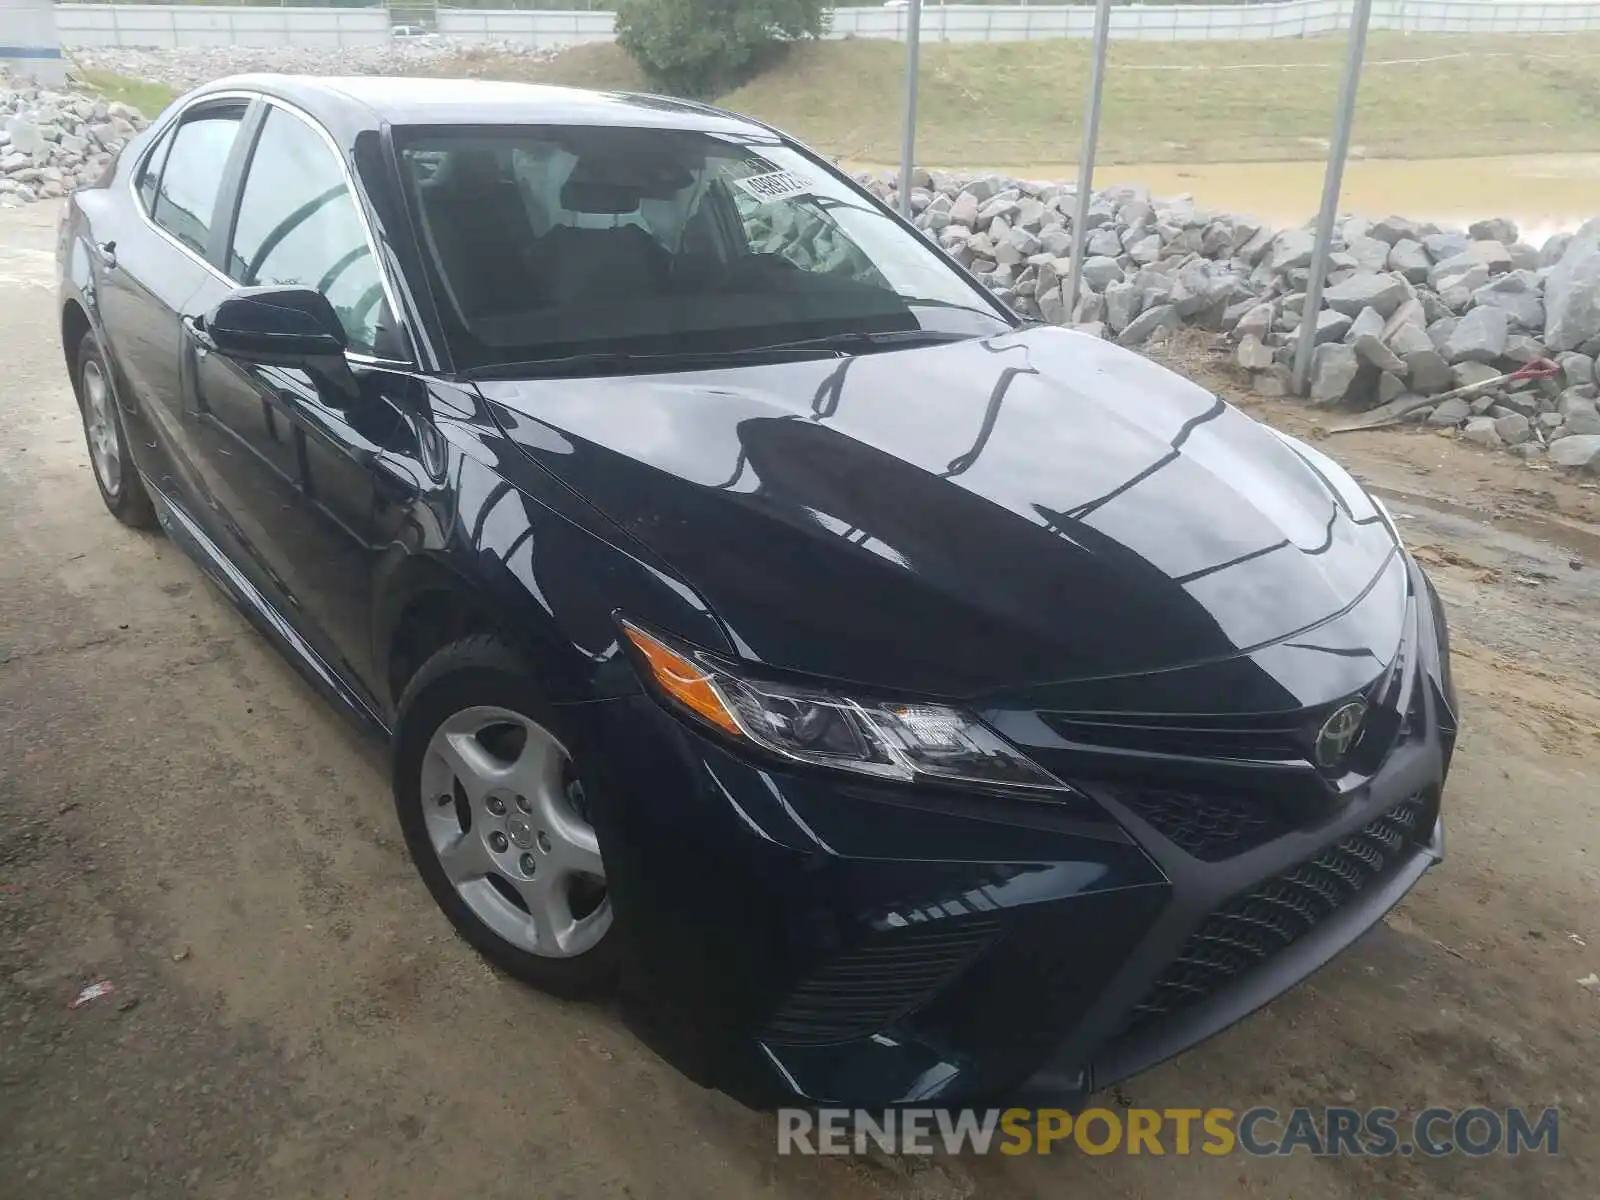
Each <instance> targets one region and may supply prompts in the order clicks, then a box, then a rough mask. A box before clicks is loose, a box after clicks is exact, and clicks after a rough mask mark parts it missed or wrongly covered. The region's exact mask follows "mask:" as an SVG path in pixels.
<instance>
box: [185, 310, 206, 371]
mask: <svg viewBox="0 0 1600 1200" xmlns="http://www.w3.org/2000/svg"><path fill="white" fill-rule="evenodd" d="M183 328H184V331H185V332H186V333H187V334H188V335H189V340H190V341H191V342H193V343H194V356H195V359H196V361H198V360H200V359H203V358H204V357H205V356H206V355H208V354H210V353H211V344H212V343H211V335H210V334H209V333H207V332H206V320H205V318H204V317H185V318H183Z"/></svg>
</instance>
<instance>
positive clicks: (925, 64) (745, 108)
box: [443, 33, 1600, 166]
mask: <svg viewBox="0 0 1600 1200" xmlns="http://www.w3.org/2000/svg"><path fill="white" fill-rule="evenodd" d="M1344 54H1345V39H1344V37H1343V36H1342V35H1336V36H1331V37H1317V38H1306V39H1294V40H1282V41H1271V42H1266V41H1263V42H1132V41H1130V42H1122V43H1120V44H1119V43H1116V42H1113V43H1112V45H1111V51H1110V59H1109V67H1108V71H1107V75H1106V87H1105V97H1104V109H1103V113H1102V116H1101V124H1100V150H1099V155H1100V161H1102V162H1104V163H1108V164H1110V163H1119V162H1120V163H1146V162H1251V161H1278V160H1286V159H1318V158H1322V157H1324V155H1325V154H1326V139H1327V137H1328V134H1329V131H1330V129H1331V127H1332V123H1333V109H1334V105H1335V102H1336V100H1337V97H1338V88H1339V76H1340V70H1341V67H1342V64H1343V61H1344ZM904 62H905V47H904V46H902V45H900V44H899V43H897V42H889V41H880V40H875V39H867V38H853V39H846V40H844V41H829V42H817V43H812V44H809V45H801V46H796V47H795V48H794V49H793V50H792V51H791V52H790V53H789V54H788V55H787V56H786V57H785V58H784V59H783V60H782V61H781V62H779V63H778V65H776V66H775V67H773V68H772V69H771V70H769V71H767V72H765V73H764V74H762V75H760V76H759V77H757V78H756V79H754V80H752V81H751V82H749V83H747V84H745V86H743V87H741V88H739V89H737V90H736V91H733V92H731V93H729V94H727V95H725V96H722V97H720V98H719V99H718V103H719V104H722V105H724V106H726V107H728V108H732V109H734V110H736V111H739V112H745V113H749V114H750V115H752V116H756V117H760V118H762V119H764V120H767V121H771V122H772V123H774V124H776V125H778V126H779V127H781V128H783V129H786V130H789V131H792V132H794V133H796V134H798V135H799V136H801V137H803V138H805V139H806V140H807V141H808V142H810V143H811V144H812V145H813V146H815V147H817V148H818V149H819V150H824V151H826V152H828V153H831V154H835V155H838V156H839V157H841V158H845V159H848V160H851V161H858V162H878V163H888V162H895V161H897V160H898V159H899V154H900V120H901V112H902V108H903V83H904V74H903V71H904ZM443 69H446V70H448V69H450V68H449V67H445V68H443ZM473 73H474V74H485V75H494V76H497V77H510V78H526V79H537V80H541V81H545V82H551V83H566V84H574V85H578V86H587V87H601V88H637V87H640V86H644V81H643V80H642V79H641V78H640V76H639V73H638V70H637V69H636V68H635V67H634V65H633V64H632V62H630V61H629V60H628V58H627V56H626V55H624V54H623V53H622V52H621V51H620V50H618V49H617V48H616V47H615V46H611V45H593V46H581V47H577V48H575V49H573V50H570V51H568V52H567V53H566V54H563V55H561V56H560V57H558V58H556V59H555V60H554V61H552V62H550V63H548V64H527V63H522V62H519V61H518V60H516V59H514V58H506V59H493V58H483V59H479V60H478V61H477V62H476V64H475V69H474V70H473ZM1088 78H1089V43H1088V42H1087V41H1079V40H1059V41H1046V42H988V43H974V42H967V43H949V42H944V43H929V44H927V45H925V46H924V47H923V50H922V80H921V87H920V91H919V99H918V104H919V109H918V111H919V120H918V127H917V150H918V159H919V161H921V162H924V163H927V164H928V165H930V166H974V165H991V164H1018V163H1044V162H1054V163H1067V162H1071V161H1073V160H1074V159H1075V158H1076V157H1077V150H1078V142H1079V138H1080V130H1081V125H1080V119H1081V115H1082V109H1083V96H1084V89H1085V88H1086V87H1087V86H1088ZM1355 143H1356V146H1357V147H1358V149H1359V152H1360V153H1363V154H1365V155H1367V156H1369V157H1388V158H1442V157H1465V156H1481V155H1491V154H1509V153H1518V154H1523V153H1539V152H1549V151H1596V150H1600V33H1584V34H1572V35H1563V36H1560V37H1554V36H1546V37H1511V36H1500V35H1495V36H1489V37H1479V36H1473V35H1453V34H1430V35H1406V34H1396V33H1374V34H1372V35H1371V37H1370V38H1369V40H1368V45H1367V67H1366V70H1365V71H1364V72H1363V74H1362V78H1361V89H1360V92H1359V94H1358V105H1357V115H1356V125H1355Z"/></svg>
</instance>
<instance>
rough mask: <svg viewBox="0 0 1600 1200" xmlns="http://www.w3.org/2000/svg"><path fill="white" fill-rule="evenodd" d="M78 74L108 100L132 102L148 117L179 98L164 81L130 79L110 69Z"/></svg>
mask: <svg viewBox="0 0 1600 1200" xmlns="http://www.w3.org/2000/svg"><path fill="white" fill-rule="evenodd" d="M78 74H79V75H80V76H81V77H82V79H83V81H84V82H85V83H86V84H88V85H89V86H90V87H91V88H93V89H94V90H95V91H97V92H99V93H100V94H101V95H102V96H104V97H105V98H106V99H107V100H120V101H122V103H124V104H131V105H133V107H135V108H137V109H138V110H139V111H140V112H142V113H143V114H144V115H145V116H147V117H154V116H155V115H156V114H157V113H158V112H160V111H161V110H162V109H164V108H165V107H166V106H167V105H169V104H171V103H172V102H173V101H174V100H176V99H177V98H178V93H177V92H175V91H173V90H172V89H171V88H169V87H168V86H167V85H166V84H164V83H150V82H148V81H146V80H143V79H129V78H127V77H126V76H124V75H113V74H112V73H111V72H110V71H83V70H80V71H79V72H78Z"/></svg>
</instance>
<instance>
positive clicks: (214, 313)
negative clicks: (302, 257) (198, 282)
mask: <svg viewBox="0 0 1600 1200" xmlns="http://www.w3.org/2000/svg"><path fill="white" fill-rule="evenodd" d="M204 331H205V335H206V337H207V339H208V340H209V341H210V342H211V345H212V347H213V348H214V349H215V350H216V351H217V353H219V354H226V355H227V356H228V357H229V358H236V359H239V360H241V361H243V362H253V363H263V364H266V365H268V366H275V367H307V368H309V367H315V366H318V365H322V364H326V363H328V360H330V359H335V358H337V359H340V360H342V359H343V357H344V351H345V345H346V339H345V333H344V326H343V325H341V324H340V323H339V315H338V314H337V313H335V312H334V311H333V305H331V304H329V303H328V298H327V297H326V296H324V295H323V294H322V293H321V292H318V291H315V290H314V289H312V288H308V287H279V286H267V287H242V288H237V289H235V290H234V291H232V292H230V293H229V294H228V296H227V297H226V298H225V299H224V300H223V301H222V303H220V304H218V305H217V306H216V307H215V308H214V309H212V310H211V312H210V313H208V314H207V316H206V320H205V327H204Z"/></svg>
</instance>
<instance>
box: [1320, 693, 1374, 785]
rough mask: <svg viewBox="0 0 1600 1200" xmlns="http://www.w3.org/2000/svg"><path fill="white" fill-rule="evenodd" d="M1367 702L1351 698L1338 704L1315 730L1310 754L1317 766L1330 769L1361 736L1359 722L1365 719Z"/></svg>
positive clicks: (1341, 759) (1342, 758)
mask: <svg viewBox="0 0 1600 1200" xmlns="http://www.w3.org/2000/svg"><path fill="white" fill-rule="evenodd" d="M1366 716H1367V702H1366V701H1365V700H1352V701H1350V703H1349V704H1343V705H1340V706H1339V707H1338V708H1336V709H1335V710H1334V711H1333V714H1332V715H1331V716H1330V717H1329V718H1328V719H1327V720H1326V721H1324V722H1323V723H1322V728H1321V729H1319V730H1317V741H1316V745H1315V746H1314V747H1313V749H1312V754H1313V755H1314V756H1315V758H1316V760H1317V766H1319V767H1321V768H1323V769H1324V770H1331V769H1332V768H1333V767H1336V766H1338V765H1339V763H1340V762H1342V761H1343V760H1344V756H1345V755H1346V754H1348V753H1349V752H1350V747H1351V746H1354V745H1355V744H1356V739H1357V738H1358V737H1360V736H1361V722H1362V721H1364V720H1366Z"/></svg>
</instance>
